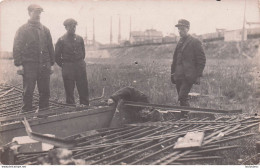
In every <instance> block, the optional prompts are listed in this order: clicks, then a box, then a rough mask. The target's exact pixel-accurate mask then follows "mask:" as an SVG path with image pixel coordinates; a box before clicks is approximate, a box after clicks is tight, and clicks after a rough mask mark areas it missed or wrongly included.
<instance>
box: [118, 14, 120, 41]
mask: <svg viewBox="0 0 260 168" xmlns="http://www.w3.org/2000/svg"><path fill="white" fill-rule="evenodd" d="M120 42H121V18H120V16H119V21H118V43H120Z"/></svg>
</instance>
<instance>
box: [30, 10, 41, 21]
mask: <svg viewBox="0 0 260 168" xmlns="http://www.w3.org/2000/svg"><path fill="white" fill-rule="evenodd" d="M41 13H42V12H41V11H40V10H33V11H31V12H30V13H29V15H30V18H31V20H33V21H37V22H40V19H41Z"/></svg>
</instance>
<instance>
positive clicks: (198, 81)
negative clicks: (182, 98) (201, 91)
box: [194, 77, 200, 85]
mask: <svg viewBox="0 0 260 168" xmlns="http://www.w3.org/2000/svg"><path fill="white" fill-rule="evenodd" d="M194 84H195V85H199V84H200V77H197V79H196V81H195V83H194Z"/></svg>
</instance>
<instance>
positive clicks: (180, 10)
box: [0, 0, 260, 51]
mask: <svg viewBox="0 0 260 168" xmlns="http://www.w3.org/2000/svg"><path fill="white" fill-rule="evenodd" d="M244 2H245V1H244V0H221V1H216V0H107V1H105V0H56V1H53V0H33V1H32V0H31V1H30V0H6V1H2V2H1V4H0V33H1V34H0V50H2V51H11V50H12V47H13V39H14V35H15V32H16V31H17V29H18V28H19V27H20V26H21V25H23V24H24V23H26V22H27V20H28V18H29V16H28V12H27V7H28V5H30V4H32V3H37V4H39V5H41V6H42V7H43V8H44V12H43V13H42V15H41V23H42V24H44V25H45V26H47V27H48V28H49V29H50V31H51V34H52V37H53V41H54V43H55V42H56V41H57V39H58V38H59V37H60V36H61V35H63V34H64V33H65V29H64V26H63V21H64V20H65V19H67V18H74V19H76V20H77V21H78V26H77V32H76V33H77V34H79V35H81V36H85V35H86V33H87V35H88V37H89V39H92V34H93V24H92V22H93V18H95V37H96V41H99V42H101V43H108V42H109V41H110V17H111V16H112V18H113V41H114V42H117V37H118V20H119V19H118V18H119V16H120V17H121V37H122V38H121V39H128V38H129V27H130V26H129V23H130V17H131V18H132V31H134V30H141V31H144V30H146V29H150V28H154V29H157V30H159V31H162V32H163V35H167V34H169V33H175V34H177V33H178V31H177V29H176V28H175V27H174V25H175V24H176V23H177V22H178V19H180V18H185V19H187V20H189V21H190V22H191V29H190V33H196V34H203V33H209V32H214V31H215V30H216V28H225V29H229V30H232V29H239V28H241V27H242V24H243V11H244ZM246 19H247V21H250V22H257V21H259V9H258V0H246ZM259 26H260V25H259Z"/></svg>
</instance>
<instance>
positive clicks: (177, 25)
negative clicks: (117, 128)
mask: <svg viewBox="0 0 260 168" xmlns="http://www.w3.org/2000/svg"><path fill="white" fill-rule="evenodd" d="M175 27H190V26H188V25H184V24H176V25H175Z"/></svg>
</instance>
